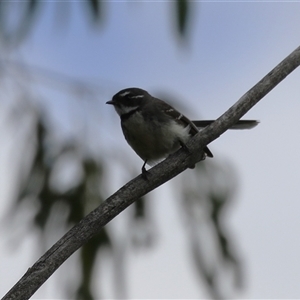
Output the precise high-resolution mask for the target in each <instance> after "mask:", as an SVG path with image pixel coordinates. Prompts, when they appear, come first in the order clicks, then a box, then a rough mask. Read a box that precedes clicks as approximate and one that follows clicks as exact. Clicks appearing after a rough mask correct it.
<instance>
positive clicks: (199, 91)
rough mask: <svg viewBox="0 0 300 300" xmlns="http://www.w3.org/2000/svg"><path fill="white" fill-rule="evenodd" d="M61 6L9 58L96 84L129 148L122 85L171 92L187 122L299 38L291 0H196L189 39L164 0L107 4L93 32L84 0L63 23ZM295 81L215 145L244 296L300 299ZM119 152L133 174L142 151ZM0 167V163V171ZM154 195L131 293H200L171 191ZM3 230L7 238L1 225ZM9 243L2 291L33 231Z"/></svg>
mask: <svg viewBox="0 0 300 300" xmlns="http://www.w3.org/2000/svg"><path fill="white" fill-rule="evenodd" d="M60 4H61V3H60ZM60 4H59V3H55V2H45V5H44V8H43V9H41V12H40V16H39V17H38V18H37V20H36V23H35V26H34V30H33V31H32V33H31V34H30V35H29V36H28V38H27V39H26V40H25V41H24V42H23V44H22V45H21V46H20V48H18V50H15V51H14V52H13V53H12V54H11V57H12V58H13V59H19V60H22V61H24V62H25V63H26V64H29V65H33V66H37V67H41V68H44V69H48V70H51V71H53V72H57V73H61V74H66V75H70V76H72V77H73V78H77V79H82V80H85V81H89V82H92V83H94V84H97V86H98V87H99V89H100V91H101V94H102V97H101V99H99V102H100V103H103V110H102V112H101V113H102V114H103V115H101V116H103V117H104V118H105V120H106V121H107V122H108V125H109V126H107V128H109V129H111V130H112V132H113V134H115V135H116V136H117V140H118V142H116V144H115V145H122V146H121V147H123V146H126V144H125V141H124V139H123V137H122V134H121V130H120V128H119V127H118V126H119V120H118V119H117V115H116V114H115V112H114V111H112V109H111V107H105V106H104V103H105V102H106V101H107V100H109V99H110V97H111V96H112V95H113V94H115V93H116V92H118V91H119V90H120V89H122V88H126V87H130V86H136V87H141V88H144V89H146V90H148V91H149V92H150V93H151V94H153V95H159V94H160V93H168V95H171V96H173V97H174V98H176V101H178V102H179V103H180V105H181V106H182V107H184V109H185V110H186V114H188V116H189V117H190V118H191V119H196V118H199V117H203V118H207V119H213V118H216V117H218V116H220V115H221V114H222V113H223V112H224V111H225V110H226V109H227V108H229V107H230V106H231V105H232V104H234V103H235V102H236V101H237V100H238V99H239V98H240V97H241V96H242V95H243V94H244V93H245V92H246V91H247V90H248V89H250V88H251V87H252V86H253V85H254V84H255V83H257V82H258V81H259V80H260V79H261V78H262V77H263V76H265V75H266V74H267V73H268V72H269V71H270V70H271V69H272V68H273V67H275V66H276V65H277V64H278V63H279V62H280V61H281V60H282V59H284V58H285V57H286V56H287V55H288V54H289V53H290V52H292V51H293V50H294V49H295V48H296V47H298V46H299V44H300V29H299V28H300V17H299V16H300V3H299V2H297V1H295V2H269V1H260V2H256V1H253V2H250V1H247V2H246V1H239V2H237V1H226V2H225V1H224V2H223V1H220V2H217V1H214V2H212V1H204V2H201V3H200V2H197V1H195V2H193V3H191V4H192V5H193V11H192V18H191V22H190V24H189V25H190V31H189V34H188V36H187V39H186V41H184V42H183V41H181V40H180V39H179V38H178V36H177V33H176V31H175V29H174V28H175V26H174V24H175V19H174V17H173V15H174V13H173V10H172V9H173V6H172V3H170V2H168V1H147V2H146V1H145V2H138V1H137V2H133V1H131V2H119V1H112V2H107V3H104V4H105V5H104V13H105V17H104V18H103V20H102V22H101V24H100V26H98V27H97V28H94V27H93V26H92V24H91V23H90V22H89V21H88V18H87V17H86V12H85V10H84V6H83V4H82V3H80V2H77V3H76V2H74V3H72V5H71V6H70V7H69V8H68V9H69V14H67V15H66V16H64V17H63V18H62V19H59V18H58V14H57V12H58V11H59V9H61V7H60V6H59V5H60ZM299 80H300V71H299V70H296V71H294V72H293V73H292V74H291V75H290V76H288V77H287V78H286V79H285V80H284V81H283V82H282V83H280V84H279V85H278V86H277V87H276V88H275V89H274V90H273V91H271V92H270V93H269V94H268V95H267V96H266V97H265V98H264V99H263V100H261V102H260V103H258V104H257V105H256V106H255V107H254V108H253V109H252V110H251V111H250V112H249V113H248V114H247V115H246V116H245V118H249V119H258V120H260V124H259V126H257V127H256V128H255V129H253V130H251V131H243V132H236V131H234V132H233V131H230V132H226V133H225V134H224V135H222V136H221V137H220V138H219V139H218V140H216V141H214V142H213V143H212V144H211V145H210V149H211V150H212V152H213V153H214V155H215V158H214V159H215V160H216V161H219V162H225V163H226V162H231V163H232V164H233V166H234V168H235V172H236V178H237V191H236V193H235V196H234V198H235V199H234V204H233V205H232V207H231V208H230V212H229V217H228V219H229V220H228V222H229V225H230V230H231V232H232V233H233V235H234V237H235V240H236V242H237V245H238V248H239V251H240V253H241V256H242V258H243V260H244V267H245V275H246V283H245V288H244V290H243V291H242V292H239V293H237V294H236V295H234V297H236V298H239V299H241V298H242V299H254V298H255V299H266V298H274V299H275V298H285V299H288V298H290V299H291V298H293V299H295V298H300V284H299V278H300V260H299V253H300V236H299V234H298V230H297V229H298V228H299V227H300V218H299V214H300V203H299V200H300V185H299V176H300V171H299V170H300V160H299V153H300V142H299V138H298V135H299V129H300V123H299V109H300V103H299V99H300V88H299V86H300V85H299ZM60 105H62V104H61V102H60V101H59V100H57V99H55V97H54V98H53V105H52V106H53V107H52V109H54V110H57V111H58V112H59V111H60V110H61V107H60ZM58 115H59V114H58ZM104 138H107V137H106V136H105V137H104ZM6 141H7V142H8V143H9V138H6ZM109 145H114V144H113V142H111V141H110V143H109ZM5 149H6V150H5ZM122 149H124V151H126V155H127V154H128V157H129V159H130V160H132V161H134V162H135V165H134V166H136V169H137V170H139V168H140V166H139V164H140V159H139V158H138V157H136V156H135V154H134V152H133V151H132V150H131V149H130V148H129V147H124V148H122ZM5 151H6V152H5ZM7 151H8V150H7V147H5V148H4V150H3V151H2V152H1V153H0V159H1V161H2V162H3V161H4V160H5V159H7V158H9V153H7ZM122 151H123V150H122ZM186 172H192V171H191V170H188V171H186ZM3 174H4V171H3V170H2V177H0V178H3ZM129 179H130V178H129V177H128V180H129ZM124 183H125V182H124ZM117 188H118V187H117V186H113V187H112V188H111V191H110V192H111V193H113V191H114V190H113V189H115V190H116V189H117ZM164 189H167V187H162V188H160V189H159V192H160V193H164V192H165V190H164ZM7 190H8V191H7V192H5V191H4V192H3V191H2V192H1V193H2V194H1V195H2V198H3V201H1V202H2V203H1V206H2V208H1V214H2V215H4V214H5V211H6V209H7V207H9V203H7V201H6V200H5V199H6V198H7V199H9V197H7V195H8V193H9V189H7ZM155 193H158V192H157V191H155V192H153V194H154V196H153V207H154V208H153V211H154V212H153V214H154V215H155V218H156V219H157V220H158V222H159V224H160V226H161V228H162V231H161V233H160V236H159V241H158V245H157V246H156V248H155V249H152V250H151V251H148V252H146V253H137V254H136V253H132V254H131V255H130V257H129V262H128V268H129V273H128V278H127V284H128V294H129V297H130V298H140V299H141V298H142V299H147V298H148V299H165V298H168V299H171V298H180V299H181V298H182V299H190V298H205V297H206V296H207V295H206V294H205V292H204V291H201V289H200V290H199V286H198V285H197V282H196V280H195V279H194V277H193V276H192V275H191V274H192V273H193V270H192V267H191V265H190V263H189V259H188V254H187V252H188V250H187V249H186V247H185V246H184V244H185V243H184V238H185V237H184V231H183V229H182V224H181V223H180V221H179V220H178V218H177V212H176V210H177V209H178V208H176V204H174V201H172V199H171V198H167V197H166V198H163V199H164V200H163V201H162V199H161V197H156V198H157V199H156V198H155V195H156V194H155ZM166 211H168V214H167V216H166V214H165V212H166ZM117 222H120V223H121V222H122V221H120V220H119V221H117ZM0 226H2V228H0V233H1V236H5V227H4V225H2V224H1V223H0ZM171 232H172V233H173V232H178V234H177V235H174V234H170V233H171ZM58 238H59V237H58ZM7 241H8V238H7V237H5V238H4V239H2V240H1V241H0V256H1V261H2V262H1V265H2V264H3V265H2V267H1V270H0V282H1V284H0V294H1V295H2V294H4V293H5V292H7V291H8V289H9V288H10V287H11V286H12V285H13V284H14V283H15V282H16V281H17V280H18V279H19V278H20V277H21V276H22V275H23V273H24V272H25V271H26V270H27V268H28V267H29V266H30V265H31V264H33V263H34V261H35V260H36V259H37V258H38V257H36V253H33V251H32V248H33V247H34V245H35V243H36V237H35V236H34V234H32V235H29V236H28V238H26V240H25V241H24V242H23V243H22V244H21V245H20V248H18V249H14V251H11V248H10V247H7ZM174 248H175V249H176V251H173V252H172V251H171V250H172V249H174ZM71 259H74V258H71ZM66 266H71V264H70V263H68V262H67V263H66ZM64 267H65V265H64V266H63V267H62V268H64ZM157 268H159V270H160V272H159V273H158V272H157ZM59 272H62V271H60V270H59V271H58V273H59ZM99 272H100V274H103V272H104V273H105V272H106V270H99ZM101 272H102V273H101ZM105 275H107V276H108V277H109V276H111V274H106V273H105ZM58 281H59V274H58V275H57V274H55V275H54V276H52V278H51V279H50V280H49V281H47V282H46V283H45V285H44V286H43V287H42V288H41V290H40V291H38V293H37V294H36V295H35V297H34V299H39V298H40V299H42V298H43V299H45V298H48V299H51V298H52V299H57V298H61V297H63V296H62V295H63V294H62V292H61V291H58V290H56V289H55V283H57V282H58ZM103 289H104V292H105V295H106V297H107V298H109V297H112V296H113V294H112V292H111V288H109V282H108V283H107V285H105V286H103Z"/></svg>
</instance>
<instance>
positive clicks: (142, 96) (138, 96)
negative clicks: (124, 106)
mask: <svg viewBox="0 0 300 300" xmlns="http://www.w3.org/2000/svg"><path fill="white" fill-rule="evenodd" d="M144 97H145V96H144V95H137V96H132V97H131V98H144Z"/></svg>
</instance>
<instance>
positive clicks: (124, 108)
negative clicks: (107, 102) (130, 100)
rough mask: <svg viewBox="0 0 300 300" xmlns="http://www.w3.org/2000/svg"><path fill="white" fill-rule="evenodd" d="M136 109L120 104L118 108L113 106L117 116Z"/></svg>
mask: <svg viewBox="0 0 300 300" xmlns="http://www.w3.org/2000/svg"><path fill="white" fill-rule="evenodd" d="M137 108H138V106H124V105H122V104H121V105H120V106H115V110H116V112H117V113H118V115H119V116H122V115H125V114H127V113H129V112H131V111H133V110H135V109H137Z"/></svg>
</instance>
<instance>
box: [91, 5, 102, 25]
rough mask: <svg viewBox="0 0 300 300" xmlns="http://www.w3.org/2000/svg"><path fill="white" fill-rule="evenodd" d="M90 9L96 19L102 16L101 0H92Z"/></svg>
mask: <svg viewBox="0 0 300 300" xmlns="http://www.w3.org/2000/svg"><path fill="white" fill-rule="evenodd" d="M90 9H91V12H92V15H93V18H94V20H95V21H98V20H99V19H100V17H101V0H90Z"/></svg>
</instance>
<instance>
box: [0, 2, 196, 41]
mask: <svg viewBox="0 0 300 300" xmlns="http://www.w3.org/2000/svg"><path fill="white" fill-rule="evenodd" d="M46 2H47V1H44V0H26V1H0V36H1V39H2V40H3V41H5V43H6V44H13V45H15V44H17V43H19V42H21V41H22V39H23V38H26V36H27V34H29V33H30V29H31V28H32V26H34V22H35V21H36V19H37V18H38V16H39V14H38V13H39V11H40V10H41V9H42V8H44V6H46V4H47V3H46ZM129 2H130V0H129V1H128V3H129ZM71 5H73V3H72V1H63V2H62V3H60V2H59V1H58V2H57V6H58V8H59V9H58V13H60V12H59V11H60V10H62V11H63V12H65V13H67V10H69V9H70V8H71V7H70V6H71ZM108 5H109V1H101V0H85V1H82V6H83V7H85V8H86V9H85V10H84V9H83V12H85V11H88V12H89V15H90V16H91V17H90V18H89V20H92V21H94V23H100V22H101V21H102V19H103V17H104V13H103V10H104V9H105V8H106V6H108ZM191 5H193V3H191V2H189V1H187V0H176V1H170V6H174V7H175V14H174V15H175V20H176V26H175V27H176V31H177V32H178V34H179V36H180V37H182V38H183V37H185V36H186V34H187V25H188V21H189V16H190V11H191V8H190V6H191ZM11 10H16V11H18V18H17V19H16V20H14V22H13V24H12V22H9V20H8V18H7V16H8V15H9V13H10V11H11ZM58 19H60V18H59V16H58ZM53 21H55V20H53Z"/></svg>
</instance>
